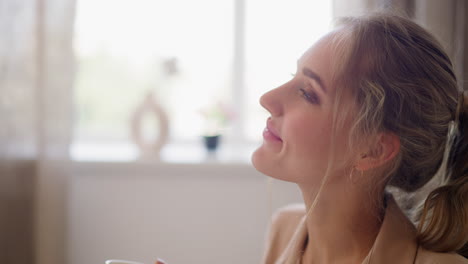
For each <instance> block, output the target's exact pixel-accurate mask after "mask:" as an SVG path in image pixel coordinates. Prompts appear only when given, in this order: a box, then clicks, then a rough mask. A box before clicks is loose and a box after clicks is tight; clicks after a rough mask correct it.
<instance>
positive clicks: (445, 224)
mask: <svg viewBox="0 0 468 264" xmlns="http://www.w3.org/2000/svg"><path fill="white" fill-rule="evenodd" d="M454 119H455V121H454V127H455V132H458V133H455V134H454V137H453V143H448V144H447V145H448V151H449V152H448V157H447V160H446V164H445V166H446V169H445V172H446V175H447V184H446V185H444V186H441V187H439V188H437V189H435V190H434V191H432V192H431V193H430V194H429V195H428V197H427V199H426V202H425V204H424V208H423V211H422V214H421V218H420V221H419V227H418V229H419V236H418V240H419V243H420V244H421V245H422V246H423V247H425V248H427V249H429V250H432V251H438V252H451V251H456V252H457V253H459V254H461V255H463V256H464V257H466V258H468V92H464V93H461V94H460V95H459V100H458V106H457V111H456V113H455V118H454ZM457 128H458V129H457ZM450 140H451V135H450V133H449V137H448V141H450ZM450 146H451V148H450ZM442 166H444V163H443V164H442Z"/></svg>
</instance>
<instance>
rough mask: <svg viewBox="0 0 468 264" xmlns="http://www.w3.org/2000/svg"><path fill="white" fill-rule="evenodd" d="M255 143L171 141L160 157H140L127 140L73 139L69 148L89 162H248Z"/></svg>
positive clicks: (76, 157) (75, 158)
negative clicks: (211, 145)
mask: <svg viewBox="0 0 468 264" xmlns="http://www.w3.org/2000/svg"><path fill="white" fill-rule="evenodd" d="M257 147H258V145H254V144H236V145H235V144H221V145H220V147H219V149H218V150H216V151H215V152H208V151H207V150H206V149H205V148H204V146H203V145H202V144H195V143H170V144H167V145H166V146H164V147H163V148H162V150H161V152H160V155H159V157H157V156H152V157H142V156H140V154H139V151H138V149H137V148H136V146H135V145H133V144H131V143H127V142H118V143H102V142H99V143H95V142H75V143H73V144H72V145H71V148H70V157H71V159H72V161H74V162H80V163H82V162H89V163H134V162H137V163H167V164H207V163H208V164H244V165H248V164H250V157H251V155H252V152H253V151H254V150H255V149H256V148H257Z"/></svg>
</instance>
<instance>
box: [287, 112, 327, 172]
mask: <svg viewBox="0 0 468 264" xmlns="http://www.w3.org/2000/svg"><path fill="white" fill-rule="evenodd" d="M285 125H286V126H288V127H289V129H288V131H289V133H288V135H286V136H287V140H288V141H287V145H286V149H285V151H286V153H285V154H287V155H286V156H287V157H288V159H290V163H289V164H291V165H292V166H293V167H295V168H301V171H303V172H306V173H307V174H309V173H312V172H316V173H318V174H321V173H323V172H324V170H325V169H326V167H327V164H328V158H329V152H330V140H331V121H330V119H329V118H326V117H323V116H319V117H308V118H297V119H292V120H291V122H290V124H285ZM301 174H302V173H301Z"/></svg>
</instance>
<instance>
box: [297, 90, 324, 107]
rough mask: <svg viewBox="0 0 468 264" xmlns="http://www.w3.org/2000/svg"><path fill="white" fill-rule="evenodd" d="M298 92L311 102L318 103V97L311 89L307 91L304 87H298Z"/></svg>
mask: <svg viewBox="0 0 468 264" xmlns="http://www.w3.org/2000/svg"><path fill="white" fill-rule="evenodd" d="M299 92H300V93H301V95H302V97H304V99H306V100H307V101H308V102H309V103H311V104H317V105H319V104H320V98H319V97H318V95H317V94H316V93H315V92H313V91H307V90H306V89H305V88H300V89H299Z"/></svg>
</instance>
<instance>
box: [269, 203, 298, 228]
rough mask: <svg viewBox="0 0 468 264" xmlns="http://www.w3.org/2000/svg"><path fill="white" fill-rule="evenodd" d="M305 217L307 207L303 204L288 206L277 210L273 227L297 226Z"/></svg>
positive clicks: (272, 221)
mask: <svg viewBox="0 0 468 264" xmlns="http://www.w3.org/2000/svg"><path fill="white" fill-rule="evenodd" d="M304 215H305V205H304V204H302V203H294V204H288V205H286V206H283V207H281V208H279V209H278V210H276V211H275V212H274V214H273V216H272V219H271V223H272V227H273V226H274V225H275V226H283V227H285V226H290V225H293V226H297V224H299V222H300V221H301V219H302V217H304Z"/></svg>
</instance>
